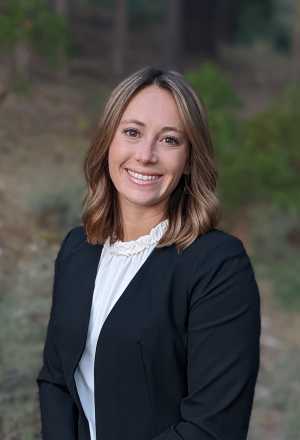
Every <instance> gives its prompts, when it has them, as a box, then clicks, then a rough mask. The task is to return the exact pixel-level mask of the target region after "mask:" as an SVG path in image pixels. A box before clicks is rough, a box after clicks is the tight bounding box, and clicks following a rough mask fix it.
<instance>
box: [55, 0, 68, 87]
mask: <svg viewBox="0 0 300 440" xmlns="http://www.w3.org/2000/svg"><path fill="white" fill-rule="evenodd" d="M68 6H69V5H68V0H54V9H55V12H56V13H57V14H58V15H60V16H62V17H64V18H67V16H68ZM57 74H58V77H59V79H66V78H67V77H68V75H69V66H68V62H67V56H66V53H65V49H64V48H61V49H60V50H59V51H58V69H57Z"/></svg>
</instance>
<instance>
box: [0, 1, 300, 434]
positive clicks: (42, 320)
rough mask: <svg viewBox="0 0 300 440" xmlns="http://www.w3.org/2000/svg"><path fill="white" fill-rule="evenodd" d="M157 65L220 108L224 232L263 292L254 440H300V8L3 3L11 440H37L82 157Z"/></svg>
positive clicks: (1, 123)
mask: <svg viewBox="0 0 300 440" xmlns="http://www.w3.org/2000/svg"><path fill="white" fill-rule="evenodd" d="M150 64H154V65H159V66H164V67H170V68H173V69H176V70H178V71H180V72H182V73H183V74H184V75H185V77H186V79H187V80H188V81H190V83H191V84H192V86H193V87H194V88H195V90H196V92H197V93H198V94H199V96H200V97H201V98H202V99H203V100H204V102H205V104H206V106H207V108H208V114H209V122H210V125H211V129H212V133H213V138H214V142H215V149H216V158H217V162H218V167H219V173H220V178H219V186H218V192H219V196H220V198H221V200H222V205H223V218H222V221H221V224H220V228H222V229H225V230H226V231H228V232H230V233H233V234H235V235H236V236H238V237H239V238H240V239H242V241H243V243H244V244H245V246H246V249H247V251H248V253H249V255H250V256H251V259H252V262H253V266H254V269H255V273H256V277H257V281H258V283H259V287H260V291H261V301H262V339H261V344H262V345H261V367H260V372H259V377H258V383H257V388H256V392H255V400H254V407H253V413H252V418H251V423H250V431H249V439H250V440H262V439H263V440H299V439H300V377H299V371H300V319H299V317H300V258H299V249H300V222H299V212H300V193H299V187H300V148H299V140H300V105H299V103H300V82H299V79H300V1H299V0H202V1H199V0H185V1H181V0H160V1H158V0H151V1H146V0H114V1H113V0H110V1H109V0H48V1H46V0H1V1H0V154H1V157H0V201H1V217H0V267H1V273H0V283H1V290H0V438H1V439H3V440H20V439H22V440H32V439H38V438H40V434H39V432H40V418H39V407H38V400H37V399H38V394H37V385H36V383H35V379H36V376H37V373H38V369H39V368H40V366H41V354H42V348H43V344H44V338H45V332H46V325H47V322H48V318H49V310H50V301H51V289H52V281H53V269H54V259H55V257H56V253H57V251H58V247H59V244H60V242H61V240H62V238H63V237H64V236H65V234H66V233H67V232H68V231H69V229H70V228H71V227H73V226H75V225H78V224H79V223H80V212H81V202H82V196H83V194H84V189H85V183H84V179H83V172H82V160H83V158H84V155H85V153H86V150H87V148H88V146H89V143H90V141H91V138H92V136H93V134H94V133H95V129H96V126H97V122H98V119H99V116H100V114H101V109H102V105H103V102H104V100H105V98H106V97H107V96H108V94H109V93H110V91H111V89H112V87H113V86H114V85H116V84H117V83H118V82H119V80H120V79H122V78H123V77H124V76H126V75H127V74H130V73H133V72H134V71H135V70H137V69H138V68H141V67H143V66H145V65H150Z"/></svg>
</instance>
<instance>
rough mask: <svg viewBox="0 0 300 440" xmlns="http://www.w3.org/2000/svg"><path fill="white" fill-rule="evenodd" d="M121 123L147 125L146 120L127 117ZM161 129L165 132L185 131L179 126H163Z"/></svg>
mask: <svg viewBox="0 0 300 440" xmlns="http://www.w3.org/2000/svg"><path fill="white" fill-rule="evenodd" d="M120 123H121V124H137V125H139V126H140V127H145V126H146V124H144V122H142V121H138V120H137V119H125V120H123V121H121V122H120ZM160 131H161V132H163V131H177V132H178V133H181V134H184V132H183V131H182V130H180V129H179V128H176V127H172V126H166V127H163V128H162V129H161V130H160Z"/></svg>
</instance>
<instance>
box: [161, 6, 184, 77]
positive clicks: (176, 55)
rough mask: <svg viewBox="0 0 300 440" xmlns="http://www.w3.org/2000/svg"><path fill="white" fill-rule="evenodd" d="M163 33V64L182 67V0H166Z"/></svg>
mask: <svg viewBox="0 0 300 440" xmlns="http://www.w3.org/2000/svg"><path fill="white" fill-rule="evenodd" d="M167 5H168V6H167V16H166V25H165V29H166V32H165V35H164V45H163V47H164V53H163V63H162V64H163V65H165V66H166V67H167V68H174V69H176V70H179V71H181V69H182V1H181V0H168V2H167Z"/></svg>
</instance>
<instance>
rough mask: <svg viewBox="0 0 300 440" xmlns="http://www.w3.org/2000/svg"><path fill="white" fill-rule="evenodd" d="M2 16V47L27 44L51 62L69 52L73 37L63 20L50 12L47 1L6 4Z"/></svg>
mask: <svg viewBox="0 0 300 440" xmlns="http://www.w3.org/2000/svg"><path fill="white" fill-rule="evenodd" d="M3 10H4V14H2V15H1V16H0V44H1V45H3V46H8V47H12V46H14V45H15V44H16V43H17V42H18V41H22V40H27V41H29V42H30V44H31V45H32V47H33V48H34V49H35V50H36V51H37V52H38V53H40V54H41V55H46V56H48V58H49V59H50V60H51V59H52V58H53V57H55V55H56V54H57V52H58V51H61V50H64V51H65V50H67V49H68V46H69V41H70V37H69V34H68V29H67V24H66V22H65V19H64V18H63V17H60V16H59V15H57V14H55V13H54V12H52V11H50V9H49V7H48V6H47V4H46V2H45V0H6V3H5V5H4V6H3Z"/></svg>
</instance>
